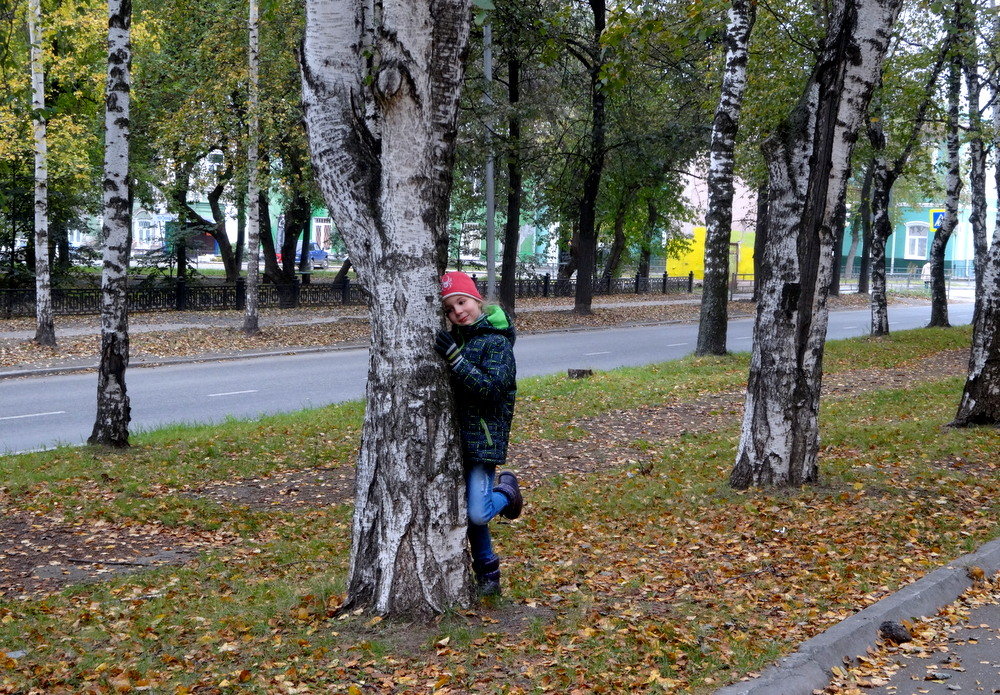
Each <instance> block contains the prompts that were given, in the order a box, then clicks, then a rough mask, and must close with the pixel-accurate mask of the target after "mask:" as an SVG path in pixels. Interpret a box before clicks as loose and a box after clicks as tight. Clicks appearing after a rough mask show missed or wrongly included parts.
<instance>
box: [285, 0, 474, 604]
mask: <svg viewBox="0 0 1000 695" xmlns="http://www.w3.org/2000/svg"><path fill="white" fill-rule="evenodd" d="M469 20H470V6H469V2H468V0H434V1H430V0H420V1H417V0H393V1H391V2H390V1H388V0H387V1H385V2H369V1H364V0H309V2H308V4H307V25H306V37H305V42H304V44H303V54H302V81H303V94H304V102H305V120H306V126H307V129H308V132H309V143H310V148H311V151H312V158H313V162H314V166H315V168H316V171H317V176H318V180H319V182H320V187H321V190H322V191H323V194H324V197H325V198H326V201H327V204H328V207H329V209H330V211H331V214H332V216H333V218H334V221H335V223H336V225H337V228H338V229H340V231H341V233H342V235H343V237H344V241H345V242H346V244H347V248H348V251H349V253H350V257H351V262H352V263H353V264H354V265H355V266H356V268H357V270H358V274H359V277H360V278H361V282H362V286H363V288H364V290H365V292H366V295H367V298H368V303H369V308H370V312H371V320H372V338H371V349H370V362H369V371H368V389H367V399H368V400H367V407H366V411H365V423H364V428H363V433H362V442H361V451H360V454H359V456H358V467H357V483H356V494H355V510H354V522H353V531H352V539H353V544H352V550H351V569H350V577H349V579H348V589H347V601H346V605H349V606H357V607H361V608H365V609H368V610H372V611H375V612H377V613H379V614H385V615H392V616H400V617H404V616H405V617H417V618H426V617H429V616H431V615H433V614H436V613H440V612H441V611H443V610H445V609H446V608H447V607H448V606H452V605H466V604H467V603H468V602H469V600H470V598H471V582H470V576H469V571H468V569H469V568H468V559H467V552H466V550H465V531H466V522H467V520H466V510H465V499H464V491H465V486H464V482H463V477H462V462H461V452H460V447H459V446H458V441H457V437H456V432H455V425H454V419H453V412H452V411H453V405H452V398H451V394H450V388H449V386H448V382H447V375H446V372H445V368H444V365H443V364H442V363H441V361H440V360H439V359H438V358H437V356H436V355H435V354H434V352H433V350H432V348H431V345H432V343H433V334H434V331H435V330H436V329H437V328H440V327H441V326H442V325H443V324H442V313H441V308H440V300H439V296H440V286H439V280H438V277H439V275H440V272H441V271H442V270H443V269H444V263H445V260H446V257H447V242H448V237H447V230H446V215H447V202H448V194H449V190H450V187H451V167H452V164H453V157H454V143H455V134H456V119H457V113H458V97H459V89H460V86H461V83H462V76H463V59H464V56H465V53H466V49H467V44H468V33H469Z"/></svg>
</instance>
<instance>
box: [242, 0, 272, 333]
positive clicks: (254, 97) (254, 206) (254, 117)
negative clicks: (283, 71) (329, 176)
mask: <svg viewBox="0 0 1000 695" xmlns="http://www.w3.org/2000/svg"><path fill="white" fill-rule="evenodd" d="M259 19H260V18H259V11H258V7H257V0H250V18H249V21H248V27H249V30H250V45H249V49H248V52H247V53H248V55H247V57H248V64H249V71H250V133H249V139H250V142H249V144H248V146H247V168H248V171H247V197H248V198H250V214H249V216H248V219H247V254H246V255H247V283H246V306H245V307H244V314H243V332H244V333H245V334H247V335H254V334H255V333H258V332H259V331H260V321H259V311H258V306H259V304H260V301H259V300H260V215H261V209H260V171H259V161H258V160H259V156H258V150H259V148H260V78H259V66H260V41H259V29H260V21H259ZM264 214H265V215H266V214H267V210H264Z"/></svg>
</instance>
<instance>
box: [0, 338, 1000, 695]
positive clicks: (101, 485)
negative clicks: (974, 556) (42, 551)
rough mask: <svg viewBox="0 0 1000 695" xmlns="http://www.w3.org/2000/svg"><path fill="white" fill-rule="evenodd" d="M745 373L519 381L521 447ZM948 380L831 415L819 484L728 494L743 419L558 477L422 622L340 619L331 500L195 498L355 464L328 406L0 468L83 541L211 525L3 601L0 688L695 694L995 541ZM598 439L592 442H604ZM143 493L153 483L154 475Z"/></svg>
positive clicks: (848, 355) (22, 493)
mask: <svg viewBox="0 0 1000 695" xmlns="http://www.w3.org/2000/svg"><path fill="white" fill-rule="evenodd" d="M968 340H969V335H968V330H967V329H949V330H920V331H910V332H905V333H899V334H894V335H893V336H891V337H890V338H888V339H880V340H870V339H861V340H851V341H838V342H834V343H831V344H830V345H829V347H828V350H827V358H826V365H827V368H828V370H829V371H831V372H845V371H849V370H851V369H858V368H866V369H871V368H895V369H905V368H906V366H907V364H909V363H912V362H913V361H914V360H916V359H918V358H920V357H923V356H927V355H931V354H934V353H936V352H938V351H940V350H944V349H952V348H958V347H963V346H967V345H968ZM746 368H747V356H746V355H735V356H729V357H724V358H713V359H695V358H689V359H686V360H681V361H678V362H674V363H667V364H663V365H657V366H653V367H649V368H642V369H638V368H637V369H624V370H617V371H615V372H608V373H602V374H598V375H596V376H595V377H594V378H593V379H589V380H580V381H570V380H566V379H563V378H561V377H546V378H540V379H531V380H526V381H525V382H523V383H522V386H521V398H520V402H519V406H518V407H519V412H518V418H517V424H516V439H517V440H519V441H521V442H525V441H528V440H538V439H540V438H545V439H548V440H553V441H558V440H560V439H566V438H579V437H581V436H583V435H584V433H583V432H582V430H581V429H580V428H579V427H576V426H572V425H570V426H567V425H564V424H561V423H566V422H570V421H571V420H572V419H574V418H580V417H608V418H610V419H612V420H613V419H614V417H615V416H614V411H615V410H620V409H630V408H639V407H645V406H650V405H656V406H661V405H664V404H670V403H677V402H684V401H686V400H689V399H693V398H697V397H699V396H701V395H703V394H706V393H716V392H726V391H734V390H738V389H740V388H741V387H742V383H743V380H744V379H745V374H746ZM961 386H962V382H961V380H960V379H944V380H939V381H932V382H928V383H921V384H919V385H913V386H910V387H909V388H906V389H899V390H890V391H872V392H869V393H864V394H858V395H856V396H854V397H852V398H849V399H846V398H842V399H837V400H832V401H830V402H828V403H825V404H824V408H823V412H822V416H821V418H822V423H823V449H822V454H821V472H822V480H821V483H820V484H819V485H816V486H812V487H808V488H802V489H794V490H784V491H780V492H762V491H750V492H736V491H733V490H731V489H730V488H728V486H727V485H726V484H725V480H726V478H727V476H728V473H729V469H730V466H731V464H732V460H733V456H734V452H735V445H736V440H737V436H738V426H739V423H738V422H737V421H736V420H735V419H732V420H731V421H721V422H720V423H719V424H718V426H716V427H715V429H703V430H691V431H686V432H683V433H677V434H675V435H671V436H664V437H663V438H661V439H660V440H658V441H649V440H648V439H644V440H642V441H637V442H635V446H634V451H635V456H634V459H633V461H632V462H631V463H628V464H626V465H618V466H615V467H608V468H604V469H600V470H598V471H597V472H593V473H588V474H578V473H573V472H563V473H561V474H560V475H557V476H552V477H550V478H548V479H546V480H544V481H543V482H542V483H540V484H539V485H537V486H536V487H534V488H533V489H532V490H531V491H530V497H529V503H528V504H529V506H528V508H527V514H526V515H525V517H524V518H522V519H521V520H519V521H517V522H514V523H502V524H497V525H496V540H497V544H498V546H499V548H500V549H501V552H502V553H503V555H504V571H505V580H504V583H505V590H506V594H505V596H504V598H502V599H500V600H499V601H496V602H493V603H490V604H487V605H483V606H480V607H477V608H476V609H474V610H471V611H461V612H457V613H454V614H450V615H446V616H443V617H442V618H441V620H440V621H439V622H438V623H436V624H434V625H431V626H405V625H387V624H385V623H383V622H381V621H378V620H377V619H376V620H372V619H371V618H370V617H369V616H364V615H347V616H337V615H336V614H335V610H334V609H335V607H336V606H337V605H338V601H339V599H340V595H341V592H343V590H344V579H345V574H346V571H347V558H348V553H349V543H350V538H349V533H350V532H349V528H350V523H349V516H350V509H349V507H348V506H347V505H338V506H332V507H326V508H321V509H287V508H275V509H263V510H262V509H259V508H251V507H245V506H239V505H233V504H223V503H219V502H212V501H207V500H205V499H204V498H202V497H199V496H197V495H191V494H189V493H191V492H192V491H194V490H196V489H198V488H200V487H202V486H204V485H208V484H211V483H217V482H220V481H232V480H234V479H238V478H247V477H260V476H267V475H271V474H275V473H278V472H281V471H287V470H296V469H308V468H310V467H315V466H317V465H320V466H325V467H335V468H336V467H347V466H349V465H350V460H351V458H352V455H353V451H354V449H355V447H356V443H357V437H358V433H359V425H360V419H361V415H362V409H361V406H360V405H359V404H356V403H353V404H345V405H341V406H334V407H329V408H323V409H320V410H314V411H304V412H301V413H295V414H290V415H283V416H277V417H269V418H266V419H264V420H261V421H259V422H253V423H244V422H230V423H226V424H225V425H223V426H218V427H210V428H209V427H200V428H199V427H194V428H173V429H171V430H165V431H160V432H154V433H148V434H143V435H140V436H137V437H136V445H135V446H134V447H133V449H131V450H130V451H128V452H124V453H117V452H104V451H96V450H92V449H62V450H57V451H52V452H46V453H37V454H25V455H19V456H11V457H5V458H4V459H3V464H4V466H3V469H4V477H3V486H4V488H5V490H4V492H5V503H6V504H5V508H6V509H7V510H8V511H9V512H10V513H25V514H30V513H34V514H42V515H45V516H46V517H48V518H57V519H60V520H61V521H62V522H64V523H73V524H77V525H87V524H96V523H103V524H113V525H116V526H117V527H125V528H129V527H131V526H135V525H140V524H142V525H144V526H147V527H148V526H150V525H162V526H164V527H170V528H186V529H193V530H196V531H199V532H202V531H212V532H215V531H224V532H225V533H226V534H228V535H227V536H226V537H227V538H229V539H230V541H231V542H230V543H229V544H227V545H226V546H225V547H221V548H216V549H213V550H210V551H208V552H206V553H204V554H202V555H201V556H200V557H198V559H197V560H196V561H194V562H192V563H189V564H188V565H186V566H184V567H175V568H165V569H162V570H159V571H156V572H147V573H143V574H136V575H131V576H128V577H120V578H116V579H113V580H111V581H107V582H102V583H99V584H91V585H81V586H75V587H72V588H69V589H67V590H65V591H63V592H61V593H58V594H53V595H49V596H45V597H36V598H25V599H20V600H19V599H10V600H4V601H2V602H0V654H2V653H7V654H13V655H14V656H0V693H24V692H44V693H61V692H64V693H81V692H131V691H136V692H141V691H151V692H169V693H194V692H219V693H277V692H282V693H291V692H295V693H312V692H317V693H320V692H322V693H328V692H329V693H340V692H343V693H364V692H378V693H383V692H386V693H389V692H399V693H402V692H406V693H409V692H414V693H415V692H437V693H441V694H442V695H443V694H444V693H449V692H450V693H465V692H484V693H534V692H559V693H573V692H579V693H588V692H623V691H626V690H639V691H642V692H696V693H703V692H709V691H711V690H712V689H714V688H715V687H717V686H718V685H721V684H723V683H725V682H728V681H731V680H734V679H735V678H737V677H739V676H740V675H742V674H745V673H747V672H751V671H755V670H757V669H759V668H761V667H762V666H764V665H765V664H766V663H767V662H768V661H769V660H771V659H773V658H774V657H775V656H777V655H779V654H781V653H783V652H787V651H789V650H791V649H793V648H794V646H795V645H796V644H797V643H799V642H800V641H802V640H803V639H806V638H808V637H810V636H812V635H814V634H817V633H818V632H821V631H822V630H823V629H825V628H826V627H828V626H830V625H831V624H833V623H835V622H837V621H839V620H840V619H842V618H844V617H846V616H847V615H849V614H851V613H853V612H855V611H857V610H859V609H861V608H863V607H865V606H866V605H869V604H871V603H873V602H874V601H877V600H878V599H880V598H882V597H884V596H886V595H888V594H889V593H890V592H892V591H893V590H895V589H896V588H897V587H898V586H900V585H901V584H904V583H907V582H909V581H912V580H914V579H916V578H917V577H919V576H921V575H922V574H923V573H925V572H927V571H929V570H931V569H933V568H935V567H937V566H939V565H940V564H942V563H943V562H946V561H948V560H949V559H951V558H954V557H955V556H957V555H959V554H961V553H963V552H966V551H967V550H969V549H971V548H973V547H975V546H977V545H979V544H980V543H982V542H983V541H985V540H987V539H989V538H991V537H993V536H994V535H996V533H997V531H998V529H997V522H996V519H997V518H1000V517H998V514H997V513H998V511H1000V509H998V504H1000V503H998V501H997V500H1000V495H998V492H1000V479H998V477H997V467H998V465H1000V462H998V461H997V457H996V453H995V452H996V451H998V450H1000V432H998V431H997V430H987V429H975V430H953V429H948V428H945V427H943V425H944V424H945V423H946V422H948V421H949V420H950V419H951V416H952V414H953V413H954V409H955V405H956V404H957V400H958V396H959V394H960V391H961ZM598 444H599V442H598ZM151 481H153V482H151Z"/></svg>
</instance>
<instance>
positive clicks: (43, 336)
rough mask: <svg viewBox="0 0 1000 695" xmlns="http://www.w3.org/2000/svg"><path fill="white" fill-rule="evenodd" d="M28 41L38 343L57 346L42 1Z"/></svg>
mask: <svg viewBox="0 0 1000 695" xmlns="http://www.w3.org/2000/svg"><path fill="white" fill-rule="evenodd" d="M28 38H29V41H30V42H31V123H32V133H33V137H34V143H35V322H36V328H35V342H36V343H38V344H39V345H50V346H54V345H55V344H56V332H55V323H54V321H53V318H52V276H51V273H50V269H49V169H48V143H47V140H46V132H45V129H46V120H47V119H46V118H45V68H44V66H43V65H42V6H41V0H28Z"/></svg>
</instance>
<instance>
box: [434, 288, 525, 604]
mask: <svg viewBox="0 0 1000 695" xmlns="http://www.w3.org/2000/svg"><path fill="white" fill-rule="evenodd" d="M441 299H442V302H443V305H444V311H445V316H446V317H447V319H448V321H449V322H450V323H451V331H443V330H442V331H438V334H437V339H436V341H435V345H434V348H435V350H437V352H438V354H440V355H441V357H443V358H444V359H445V361H446V362H447V363H448V367H449V370H450V372H451V385H452V389H453V391H454V394H455V414H456V418H457V420H458V428H459V436H460V438H461V441H462V462H463V464H464V468H465V487H466V496H467V499H468V511H469V530H468V537H469V546H470V548H471V550H472V570H473V572H474V573H475V576H476V589H477V592H478V594H479V595H480V596H495V595H499V594H500V557H499V556H498V555H497V554H496V552H494V550H493V539H492V537H491V536H490V529H489V522H490V520H491V519H493V517H495V516H497V515H498V514H500V515H502V516H504V517H506V518H507V519H516V518H517V517H518V516H520V514H521V507H522V499H521V490H520V487H519V485H518V481H517V476H515V475H514V474H513V473H511V472H510V471H503V472H501V473H500V474H499V475H498V476H497V475H496V470H497V468H498V467H500V466H501V465H503V464H504V462H505V461H506V460H507V442H508V439H509V438H510V423H511V420H512V419H513V417H514V395H515V393H516V392H517V384H516V367H515V364H514V338H515V336H514V326H513V324H512V323H511V320H510V318H509V317H508V316H507V313H506V312H505V311H504V310H503V309H502V308H501V307H499V306H497V305H495V304H486V303H484V302H483V297H482V295H480V294H479V290H478V289H476V283H475V281H474V280H473V279H472V278H470V277H469V276H468V275H466V274H465V273H462V272H450V273H445V274H444V275H443V276H442V277H441ZM494 476H496V482H495V484H494Z"/></svg>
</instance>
